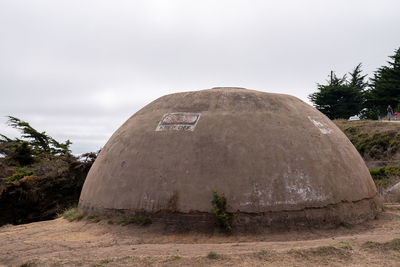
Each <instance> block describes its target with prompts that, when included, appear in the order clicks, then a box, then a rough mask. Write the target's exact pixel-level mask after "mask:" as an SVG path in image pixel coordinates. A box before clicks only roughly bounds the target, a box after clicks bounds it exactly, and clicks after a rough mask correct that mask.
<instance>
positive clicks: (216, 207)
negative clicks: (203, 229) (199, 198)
mask: <svg viewBox="0 0 400 267" xmlns="http://www.w3.org/2000/svg"><path fill="white" fill-rule="evenodd" d="M212 192H213V200H212V201H211V204H212V208H211V213H212V214H213V215H214V217H215V218H216V219H217V223H218V225H219V226H220V227H221V229H223V230H224V231H225V232H227V233H230V232H232V221H233V215H232V213H229V212H227V211H226V198H225V195H224V194H223V193H222V195H221V196H220V195H219V194H218V191H217V190H213V191H212Z"/></svg>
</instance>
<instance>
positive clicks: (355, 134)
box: [344, 126, 400, 159]
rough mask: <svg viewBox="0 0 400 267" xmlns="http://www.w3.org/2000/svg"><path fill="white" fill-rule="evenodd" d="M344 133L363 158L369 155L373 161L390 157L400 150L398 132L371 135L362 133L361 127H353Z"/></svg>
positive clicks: (346, 129)
mask: <svg viewBox="0 0 400 267" xmlns="http://www.w3.org/2000/svg"><path fill="white" fill-rule="evenodd" d="M344 133H345V134H346V135H347V136H348V138H349V139H350V141H351V142H352V143H353V145H354V146H355V148H356V149H357V150H358V152H359V153H360V154H361V155H362V156H366V155H368V156H369V157H371V158H372V159H380V158H381V157H382V156H388V157H390V156H392V155H394V154H395V153H396V152H397V151H398V150H399V148H400V136H399V135H398V134H397V132H396V131H386V132H375V133H374V134H372V135H370V134H368V133H365V132H362V131H361V127H357V126H353V127H348V128H345V129H344Z"/></svg>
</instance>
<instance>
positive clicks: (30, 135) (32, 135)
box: [0, 116, 72, 166]
mask: <svg viewBox="0 0 400 267" xmlns="http://www.w3.org/2000/svg"><path fill="white" fill-rule="evenodd" d="M8 125H9V126H11V127H13V128H15V129H17V130H19V131H20V132H21V138H22V139H24V140H21V139H19V138H15V139H11V138H8V137H7V136H5V135H2V134H0V154H4V155H5V156H6V157H8V158H10V159H11V160H14V161H16V162H17V163H18V164H20V165H21V166H25V165H28V164H31V163H33V161H34V156H35V155H39V154H42V153H47V154H52V155H66V154H70V152H71V151H70V149H69V147H70V145H71V144H72V143H71V141H69V140H67V141H66V142H65V143H59V142H58V141H56V140H55V139H54V138H52V137H50V136H48V135H47V134H46V133H45V132H38V131H37V130H35V129H34V128H33V127H32V126H30V125H29V123H27V122H25V121H22V120H20V119H18V118H16V117H13V116H8Z"/></svg>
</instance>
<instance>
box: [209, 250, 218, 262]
mask: <svg viewBox="0 0 400 267" xmlns="http://www.w3.org/2000/svg"><path fill="white" fill-rule="evenodd" d="M220 257H221V256H220V255H218V254H217V253H216V252H214V251H210V252H208V254H207V259H210V260H216V259H219V258H220Z"/></svg>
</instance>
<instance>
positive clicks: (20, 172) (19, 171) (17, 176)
mask: <svg viewBox="0 0 400 267" xmlns="http://www.w3.org/2000/svg"><path fill="white" fill-rule="evenodd" d="M14 170H15V173H14V175H13V176H10V177H7V178H6V183H7V184H11V183H13V182H16V181H19V180H21V179H22V178H24V177H25V176H29V175H32V174H33V173H34V172H33V171H28V170H25V169H24V168H21V167H14Z"/></svg>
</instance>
